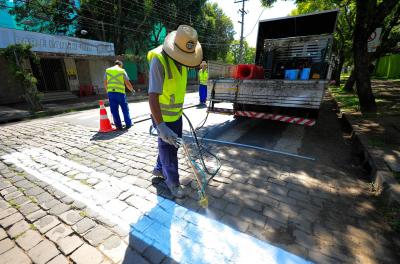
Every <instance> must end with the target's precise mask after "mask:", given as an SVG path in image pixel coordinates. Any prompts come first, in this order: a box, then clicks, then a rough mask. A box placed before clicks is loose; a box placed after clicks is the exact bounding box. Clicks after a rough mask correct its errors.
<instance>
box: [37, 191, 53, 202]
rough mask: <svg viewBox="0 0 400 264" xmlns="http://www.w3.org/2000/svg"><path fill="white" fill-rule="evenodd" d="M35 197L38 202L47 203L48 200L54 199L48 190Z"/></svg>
mask: <svg viewBox="0 0 400 264" xmlns="http://www.w3.org/2000/svg"><path fill="white" fill-rule="evenodd" d="M35 198H36V200H37V201H38V203H45V202H47V201H50V200H52V199H54V198H53V196H52V195H50V194H49V193H47V192H44V193H41V194H39V195H37V196H35Z"/></svg>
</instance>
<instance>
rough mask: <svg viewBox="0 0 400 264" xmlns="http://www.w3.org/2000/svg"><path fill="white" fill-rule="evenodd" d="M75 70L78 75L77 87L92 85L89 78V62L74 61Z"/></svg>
mask: <svg viewBox="0 0 400 264" xmlns="http://www.w3.org/2000/svg"><path fill="white" fill-rule="evenodd" d="M75 65H76V70H77V74H78V80H79V85H87V84H91V83H92V79H91V78H90V70H89V61H88V60H81V59H79V60H75Z"/></svg>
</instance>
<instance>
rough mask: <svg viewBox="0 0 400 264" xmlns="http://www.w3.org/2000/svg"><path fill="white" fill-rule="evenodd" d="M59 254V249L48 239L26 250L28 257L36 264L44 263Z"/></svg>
mask: <svg viewBox="0 0 400 264" xmlns="http://www.w3.org/2000/svg"><path fill="white" fill-rule="evenodd" d="M59 254H60V251H58V249H57V248H56V246H55V245H54V244H53V243H52V242H50V241H49V240H43V241H42V242H40V243H39V244H37V245H36V246H34V247H33V248H31V249H30V250H29V251H28V255H29V257H30V258H31V259H32V260H33V262H34V263H37V264H45V263H46V262H48V261H49V260H51V259H52V258H54V257H55V256H57V255H59Z"/></svg>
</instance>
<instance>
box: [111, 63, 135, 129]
mask: <svg viewBox="0 0 400 264" xmlns="http://www.w3.org/2000/svg"><path fill="white" fill-rule="evenodd" d="M122 67H123V63H122V61H119V60H116V61H115V62H114V66H113V67H110V68H107V69H106V72H105V74H104V88H105V89H106V91H107V93H108V99H109V101H110V109H111V114H112V115H113V119H114V124H115V126H116V127H117V129H118V130H122V129H123V127H122V123H121V118H120V117H119V107H120V106H121V110H122V114H123V115H124V121H125V129H129V128H130V127H131V126H132V120H131V117H130V115H129V106H128V102H127V101H126V95H125V85H126V87H128V89H129V90H130V91H131V92H132V91H133V86H132V84H131V83H130V82H129V77H128V74H127V73H126V71H125V70H124V69H123V68H122Z"/></svg>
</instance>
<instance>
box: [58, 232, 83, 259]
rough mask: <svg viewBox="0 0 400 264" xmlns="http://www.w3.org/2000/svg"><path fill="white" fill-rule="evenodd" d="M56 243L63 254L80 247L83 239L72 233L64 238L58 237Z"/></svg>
mask: <svg viewBox="0 0 400 264" xmlns="http://www.w3.org/2000/svg"><path fill="white" fill-rule="evenodd" d="M56 244H57V245H58V248H59V249H60V250H61V252H62V253H64V254H65V255H69V254H71V253H72V252H73V251H74V250H75V249H77V248H78V247H80V246H81V245H82V244H83V241H82V239H80V238H79V237H78V236H76V235H73V236H67V237H64V238H60V239H59V240H58V241H57V242H56Z"/></svg>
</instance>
